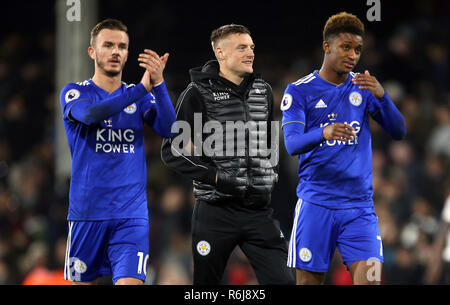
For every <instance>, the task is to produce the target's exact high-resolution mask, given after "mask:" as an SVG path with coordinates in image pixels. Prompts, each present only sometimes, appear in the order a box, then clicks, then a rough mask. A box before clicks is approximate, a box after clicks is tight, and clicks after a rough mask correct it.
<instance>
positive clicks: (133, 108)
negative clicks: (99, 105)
mask: <svg viewBox="0 0 450 305" xmlns="http://www.w3.org/2000/svg"><path fill="white" fill-rule="evenodd" d="M136 109H137V106H136V103H133V104H131V105H129V106H127V107H125V109H124V110H123V111H125V112H126V113H128V114H133V113H135V112H136Z"/></svg>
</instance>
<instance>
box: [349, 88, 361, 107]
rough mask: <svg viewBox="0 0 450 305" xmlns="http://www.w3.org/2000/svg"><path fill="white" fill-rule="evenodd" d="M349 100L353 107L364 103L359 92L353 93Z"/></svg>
mask: <svg viewBox="0 0 450 305" xmlns="http://www.w3.org/2000/svg"><path fill="white" fill-rule="evenodd" d="M348 98H349V100H350V103H352V105H353V106H359V105H361V103H362V96H361V94H360V93H359V92H356V91H353V92H352V93H350V96H349V97H348Z"/></svg>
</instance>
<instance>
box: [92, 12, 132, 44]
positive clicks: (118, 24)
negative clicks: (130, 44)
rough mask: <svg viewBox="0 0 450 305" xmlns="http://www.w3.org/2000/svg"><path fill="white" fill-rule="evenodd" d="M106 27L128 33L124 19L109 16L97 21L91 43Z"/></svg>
mask: <svg viewBox="0 0 450 305" xmlns="http://www.w3.org/2000/svg"><path fill="white" fill-rule="evenodd" d="M104 29H108V30H119V31H123V32H125V33H127V34H128V28H127V26H126V25H125V24H124V23H123V22H122V21H120V20H117V19H112V18H108V19H105V20H102V21H100V22H99V23H97V24H96V25H95V26H94V28H93V29H92V30H91V45H92V44H93V42H94V40H95V38H97V36H98V34H99V33H100V31H101V30H104Z"/></svg>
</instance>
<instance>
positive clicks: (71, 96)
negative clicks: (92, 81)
mask: <svg viewBox="0 0 450 305" xmlns="http://www.w3.org/2000/svg"><path fill="white" fill-rule="evenodd" d="M83 89H84V88H82V87H81V86H79V85H77V84H75V83H70V84H67V85H66V86H65V87H64V88H63V89H62V90H61V94H60V97H59V100H60V104H61V109H62V112H63V119H64V120H71V121H73V118H71V116H70V110H71V108H72V107H73V105H75V104H76V103H78V102H80V101H84V102H88V103H91V99H90V97H89V95H88V94H87V93H86V92H85V90H83Z"/></svg>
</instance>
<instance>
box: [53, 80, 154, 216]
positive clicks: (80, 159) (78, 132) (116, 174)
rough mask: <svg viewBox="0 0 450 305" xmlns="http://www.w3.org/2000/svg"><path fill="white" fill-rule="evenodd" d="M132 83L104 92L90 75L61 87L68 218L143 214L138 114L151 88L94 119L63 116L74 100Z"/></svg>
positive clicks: (149, 102)
mask: <svg viewBox="0 0 450 305" xmlns="http://www.w3.org/2000/svg"><path fill="white" fill-rule="evenodd" d="M133 86H134V85H127V84H125V83H122V86H121V87H120V88H119V89H117V90H116V91H114V92H113V93H111V94H110V93H109V92H107V91H105V90H103V89H101V88H99V87H98V86H96V85H95V84H94V83H93V82H92V80H88V81H84V82H80V83H70V84H68V85H66V86H65V87H64V88H63V90H62V91H61V96H60V102H61V107H62V110H63V119H64V127H65V130H66V136H67V140H68V144H69V148H70V153H71V156H72V173H71V181H70V192H69V213H68V217H67V218H68V220H110V219H120V218H145V219H148V208H147V194H146V181H147V166H146V158H145V147H144V116H145V115H146V114H147V112H148V111H149V110H151V109H152V107H154V106H155V98H154V96H153V95H152V94H151V93H148V94H145V96H144V97H143V98H140V99H139V100H137V101H135V102H133V103H132V104H131V105H129V106H128V107H125V108H124V109H123V111H120V112H119V113H117V114H115V115H113V116H112V117H110V118H108V119H106V120H104V121H102V122H100V123H98V124H95V125H91V126H88V125H85V124H82V123H80V122H77V121H75V120H73V119H72V118H71V117H70V116H69V112H70V108H71V107H72V106H73V105H74V104H75V103H77V102H81V101H82V100H83V102H86V101H87V102H90V103H92V104H95V103H100V102H101V100H103V99H105V98H107V97H113V96H118V95H123V94H124V93H125V92H126V90H130V88H132V87H133Z"/></svg>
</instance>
